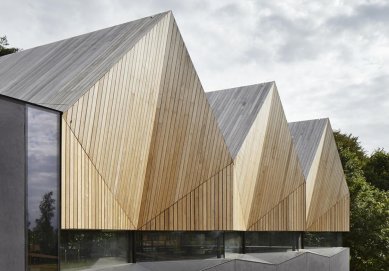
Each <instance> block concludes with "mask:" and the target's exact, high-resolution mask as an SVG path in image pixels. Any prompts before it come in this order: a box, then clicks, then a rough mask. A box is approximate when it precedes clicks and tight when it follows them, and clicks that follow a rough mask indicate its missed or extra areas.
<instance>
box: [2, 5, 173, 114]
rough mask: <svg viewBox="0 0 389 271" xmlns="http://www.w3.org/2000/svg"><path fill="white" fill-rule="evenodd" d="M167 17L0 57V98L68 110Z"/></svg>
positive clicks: (159, 16)
mask: <svg viewBox="0 0 389 271" xmlns="http://www.w3.org/2000/svg"><path fill="white" fill-rule="evenodd" d="M167 13H168V12H165V13H161V14H157V15H154V16H150V17H145V18H142V19H139V20H136V21H132V22H129V23H125V24H121V25H117V26H113V27H110V28H106V29H102V30H99V31H95V32H91V33H88V34H84V35H81V36H76V37H73V38H69V39H66V40H62V41H58V42H54V43H50V44H47V45H43V46H39V47H36V48H32V49H28V50H24V51H21V52H18V53H14V54H11V55H7V56H3V57H0V94H1V95H5V96H8V97H12V98H16V99H19V100H23V101H26V102H30V103H33V104H37V105H41V106H45V107H48V108H51V109H54V110H58V111H66V110H67V109H68V108H69V107H70V106H71V105H73V104H74V103H75V102H76V101H77V100H78V99H79V98H80V97H81V96H82V95H83V94H84V93H85V92H87V91H88V88H90V87H91V86H92V85H93V84H94V83H95V82H96V81H97V80H98V79H100V78H101V77H102V76H103V75H104V74H105V73H106V72H107V71H108V70H109V69H110V68H111V67H112V66H113V65H114V64H115V63H116V62H117V61H118V60H119V59H120V58H121V57H122V56H123V55H124V54H125V53H126V52H128V51H129V50H130V49H131V48H132V47H133V46H134V45H135V44H136V43H137V42H138V41H139V40H140V39H141V38H142V37H143V36H144V35H145V34H146V33H147V32H148V31H149V30H151V28H153V26H155V25H156V24H157V23H158V22H159V21H160V19H161V18H163V17H164V16H165V15H166V14H167Z"/></svg>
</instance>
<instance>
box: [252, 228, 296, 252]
mask: <svg viewBox="0 0 389 271" xmlns="http://www.w3.org/2000/svg"><path fill="white" fill-rule="evenodd" d="M245 234H246V237H245V241H246V248H245V249H246V253H258V252H275V251H287V250H290V249H293V248H294V247H295V246H296V244H295V242H296V238H295V235H296V234H298V233H294V232H246V233H245Z"/></svg>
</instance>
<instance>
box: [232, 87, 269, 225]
mask: <svg viewBox="0 0 389 271" xmlns="http://www.w3.org/2000/svg"><path fill="white" fill-rule="evenodd" d="M272 91H273V88H272V89H271V90H270V92H269V93H268V94H267V97H266V98H265V99H264V102H263V105H262V107H261V110H260V111H259V112H258V115H257V117H256V119H255V120H254V122H253V125H252V126H251V128H250V131H249V132H248V134H247V136H246V138H245V140H244V142H243V144H242V146H241V148H240V149H239V152H238V154H237V156H236V158H235V161H234V216H235V219H234V228H235V229H240V230H246V229H247V225H248V223H249V216H250V210H251V205H252V202H253V197H254V190H255V185H256V182H257V176H258V174H259V168H260V162H261V156H262V149H263V145H264V141H265V133H266V129H267V125H268V119H269V114H270V107H271V103H272V93H273V92H272Z"/></svg>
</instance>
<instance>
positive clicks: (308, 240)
mask: <svg viewBox="0 0 389 271" xmlns="http://www.w3.org/2000/svg"><path fill="white" fill-rule="evenodd" d="M303 242H304V248H314V247H341V246H342V233H341V232H305V233H304V241H303Z"/></svg>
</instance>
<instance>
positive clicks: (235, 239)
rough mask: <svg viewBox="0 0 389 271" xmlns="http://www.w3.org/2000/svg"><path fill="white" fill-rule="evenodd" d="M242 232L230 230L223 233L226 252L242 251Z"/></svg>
mask: <svg viewBox="0 0 389 271" xmlns="http://www.w3.org/2000/svg"><path fill="white" fill-rule="evenodd" d="M243 234H244V233H243V232H238V231H231V232H226V233H224V244H225V251H226V253H243V247H242V241H243Z"/></svg>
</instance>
